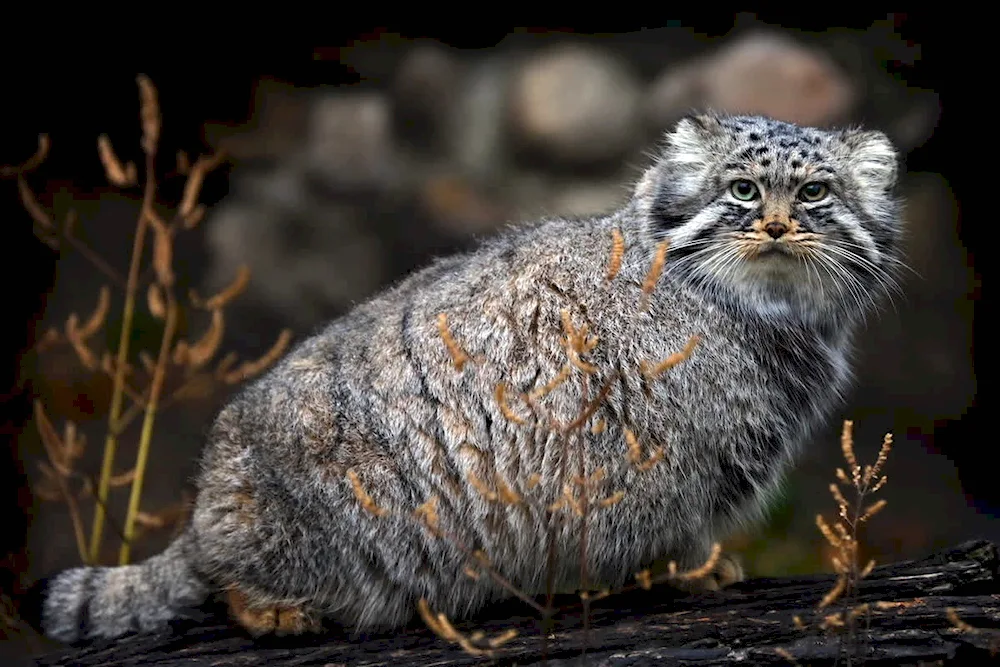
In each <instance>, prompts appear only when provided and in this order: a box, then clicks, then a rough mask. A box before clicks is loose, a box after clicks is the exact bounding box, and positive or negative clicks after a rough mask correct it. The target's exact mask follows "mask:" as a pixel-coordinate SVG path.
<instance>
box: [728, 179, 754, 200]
mask: <svg viewBox="0 0 1000 667" xmlns="http://www.w3.org/2000/svg"><path fill="white" fill-rule="evenodd" d="M729 191H730V192H731V193H732V194H733V196H734V197H736V198H737V199H739V200H740V201H753V200H754V199H757V197H759V196H760V190H758V189H757V184H756V183H754V182H753V181H748V180H745V179H739V180H737V181H733V184H732V185H730V186H729Z"/></svg>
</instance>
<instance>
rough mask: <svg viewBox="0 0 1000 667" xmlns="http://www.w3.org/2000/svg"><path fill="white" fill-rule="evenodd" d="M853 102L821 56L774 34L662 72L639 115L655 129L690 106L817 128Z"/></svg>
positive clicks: (841, 116) (843, 114) (843, 80)
mask: <svg viewBox="0 0 1000 667" xmlns="http://www.w3.org/2000/svg"><path fill="white" fill-rule="evenodd" d="M856 99H857V94H856V91H855V89H854V87H853V86H852V85H851V83H850V81H849V80H848V79H847V77H846V76H845V74H844V73H843V72H842V71H841V70H840V69H839V68H838V67H837V66H836V65H835V64H834V62H833V61H832V60H831V59H830V58H828V57H827V56H826V55H825V54H824V53H822V52H820V51H818V50H815V49H811V48H807V47H805V46H803V45H801V44H799V43H798V42H796V41H794V40H792V39H791V38H788V37H785V36H782V35H779V34H775V33H756V34H752V35H748V36H746V37H744V38H742V39H738V40H736V41H732V42H729V43H725V44H724V45H723V46H722V48H720V49H719V50H717V51H715V52H714V53H712V54H711V55H708V56H705V57H703V58H700V59H697V60H695V61H693V62H689V63H686V64H684V65H681V66H678V67H670V68H668V69H667V70H665V71H664V72H663V73H662V74H661V75H660V77H659V78H658V79H657V80H656V81H654V82H653V84H652V86H651V87H650V90H649V93H648V96H647V99H646V102H645V113H646V118H647V121H648V122H649V123H650V124H651V125H652V126H653V127H655V128H656V129H658V130H659V129H662V128H664V127H667V126H669V125H670V124H672V123H673V122H674V121H675V120H677V119H678V118H679V117H680V116H682V115H684V114H685V113H688V112H690V111H691V110H692V109H696V108H712V109H715V110H718V111H723V112H729V113H756V114H762V115H766V116H771V117H773V118H777V119H780V120H785V121H789V122H793V123H800V124H803V125H816V126H823V125H829V124H833V123H838V122H842V121H844V120H845V119H846V118H847V117H848V115H849V114H850V112H851V110H852V108H853V106H854V104H855V102H856Z"/></svg>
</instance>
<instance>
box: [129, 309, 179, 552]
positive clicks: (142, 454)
mask: <svg viewBox="0 0 1000 667" xmlns="http://www.w3.org/2000/svg"><path fill="white" fill-rule="evenodd" d="M177 317H178V306H177V300H176V299H175V298H174V295H173V292H172V291H171V290H167V315H166V318H165V324H164V326H163V338H162V339H161V341H160V352H159V356H158V357H157V360H156V368H155V370H154V372H153V379H152V382H151V383H150V388H149V398H148V400H147V401H146V412H145V417H144V418H143V421H142V433H141V434H140V436H139V450H138V453H137V455H136V461H135V479H134V481H133V482H132V492H131V494H130V495H129V501H128V510H127V512H126V514H125V524H124V527H123V530H122V532H123V534H124V540H123V541H122V545H121V548H120V549H119V551H118V562H119V564H120V565H126V564H127V563H128V561H129V556H130V554H131V549H132V540H133V539H134V537H135V522H136V515H137V514H138V512H139V503H140V501H141V499H142V486H143V480H144V479H145V472H146V465H147V463H148V462H149V450H150V448H151V444H152V440H153V424H154V423H155V420H156V411H157V408H158V407H159V406H158V403H159V400H160V394H161V392H162V391H163V383H164V379H165V376H166V370H167V366H168V363H169V358H170V356H169V355H170V348H171V347H172V343H173V338H174V334H175V333H176V328H177Z"/></svg>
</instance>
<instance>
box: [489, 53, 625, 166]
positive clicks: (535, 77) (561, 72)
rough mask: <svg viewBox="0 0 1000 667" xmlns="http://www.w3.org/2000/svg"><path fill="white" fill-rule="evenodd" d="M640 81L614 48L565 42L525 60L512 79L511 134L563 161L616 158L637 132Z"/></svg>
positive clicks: (582, 162)
mask: <svg viewBox="0 0 1000 667" xmlns="http://www.w3.org/2000/svg"><path fill="white" fill-rule="evenodd" d="M639 102H640V88H639V83H638V81H637V80H636V78H635V76H634V75H633V73H632V71H631V70H630V69H629V68H628V67H627V66H626V65H625V64H623V63H622V62H620V61H619V60H618V59H616V58H615V57H613V56H611V55H610V54H606V53H604V52H602V51H599V50H597V49H593V48H585V47H583V46H579V45H560V46H555V47H551V48H549V49H545V50H542V51H540V52H539V53H538V54H536V55H534V56H533V57H531V58H529V59H527V60H526V62H525V63H524V65H523V66H522V68H521V69H520V71H518V72H517V73H516V74H515V76H514V80H513V82H512V85H511V92H510V109H509V120H510V130H511V132H512V136H513V137H514V138H515V139H516V140H517V141H518V142H519V143H520V144H522V145H524V146H526V147H529V148H533V149H537V150H539V151H540V152H541V153H542V155H544V156H546V157H549V158H552V159H554V160H556V161H558V162H564V163H568V164H586V163H594V162H603V161H609V160H613V159H614V158H616V157H619V156H621V155H622V154H623V153H624V152H625V151H627V150H628V149H629V148H630V147H631V146H632V144H633V142H634V140H635V139H636V138H637V134H636V129H637V127H636V125H637V123H636V121H637V118H638V116H637V114H638V110H639Z"/></svg>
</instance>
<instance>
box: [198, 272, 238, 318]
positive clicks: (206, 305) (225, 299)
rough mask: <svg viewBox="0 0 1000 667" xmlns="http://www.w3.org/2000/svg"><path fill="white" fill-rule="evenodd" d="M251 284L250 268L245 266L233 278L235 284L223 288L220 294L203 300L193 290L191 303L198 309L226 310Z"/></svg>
mask: <svg viewBox="0 0 1000 667" xmlns="http://www.w3.org/2000/svg"><path fill="white" fill-rule="evenodd" d="M249 284H250V268H249V267H247V266H246V265H243V266H240V268H239V269H238V270H237V272H236V277H235V278H233V282H231V283H230V284H229V285H227V286H226V287H224V288H222V290H221V291H220V292H219V293H217V294H215V295H213V296H210V297H209V298H207V299H204V300H203V299H202V298H201V297H199V296H198V293H197V292H195V291H194V290H191V294H190V298H191V303H192V304H194V306H195V307H196V308H201V309H203V310H218V309H219V308H225V307H226V306H227V305H228V304H229V302H230V301H232V300H233V299H235V298H236V297H238V296H239V295H240V294H242V293H243V292H244V291H245V290H246V288H247V285H249Z"/></svg>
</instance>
